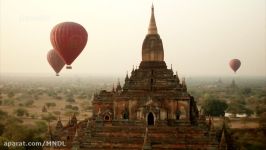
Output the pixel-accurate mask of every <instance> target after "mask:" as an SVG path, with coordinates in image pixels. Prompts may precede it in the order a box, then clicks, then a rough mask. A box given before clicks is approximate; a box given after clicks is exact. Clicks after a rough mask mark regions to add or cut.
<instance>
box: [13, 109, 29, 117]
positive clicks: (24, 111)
mask: <svg viewBox="0 0 266 150" xmlns="http://www.w3.org/2000/svg"><path fill="white" fill-rule="evenodd" d="M14 113H15V114H16V115H17V116H19V117H22V116H24V115H26V116H28V115H29V113H28V111H27V109H25V108H18V109H16V110H15V111H14Z"/></svg>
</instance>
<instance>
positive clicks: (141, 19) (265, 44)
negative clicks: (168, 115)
mask: <svg viewBox="0 0 266 150" xmlns="http://www.w3.org/2000/svg"><path fill="white" fill-rule="evenodd" d="M0 2H1V4H0V6H1V8H0V11H1V17H0V19H1V20H0V23H1V24H0V27H1V31H0V34H1V37H0V41H1V43H0V46H1V49H0V58H1V59H0V72H1V73H47V74H51V75H54V72H53V70H52V69H51V67H50V66H49V64H48V62H47V60H46V54H47V52H48V50H50V49H51V48H52V46H51V43H50V31H51V29H52V28H53V26H55V25H56V24H58V23H60V22H64V21H74V22H78V23H80V24H82V25H83V26H84V27H85V28H86V30H87V32H88V42H87V46H86V47H85V49H84V50H83V52H82V53H81V54H80V56H79V57H78V58H77V59H76V60H75V62H74V63H73V64H72V67H73V69H72V70H66V69H63V70H62V71H61V75H64V74H66V75H68V74H74V75H75V74H81V73H84V74H91V75H115V76H116V75H117V76H120V75H125V74H126V71H127V70H128V71H131V70H132V66H133V65H139V63H140V61H141V46H142V42H143V40H144V38H145V35H146V33H147V28H148V24H149V19H150V8H151V3H152V0H42V1H38V0H0ZM153 3H154V7H155V17H156V23H157V27H158V32H159V34H160V36H161V38H162V40H163V46H164V54H165V61H166V63H167V65H168V67H169V68H170V65H171V64H173V69H174V70H177V71H178V72H179V74H180V75H181V76H194V75H218V76H222V75H227V76H233V75H234V73H233V71H232V70H230V68H229V65H228V62H229V60H230V59H232V58H238V59H240V60H241V62H242V66H241V68H240V69H239V70H238V73H237V75H238V76H246V75H247V76H253V75H255V76H265V77H266V1H265V0H161V1H159V0H154V1H153Z"/></svg>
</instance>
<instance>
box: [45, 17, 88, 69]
mask: <svg viewBox="0 0 266 150" xmlns="http://www.w3.org/2000/svg"><path fill="white" fill-rule="evenodd" d="M87 38H88V34H87V31H86V30H85V28H84V27H83V26H81V25H80V24H78V23H75V22H63V23H60V24H58V25H56V26H55V27H54V28H53V29H52V31H51V34H50V40H51V43H52V45H53V47H54V49H55V50H56V51H57V52H58V54H59V55H60V56H61V57H62V58H63V60H64V62H65V63H66V64H67V69H71V68H72V67H71V66H70V65H71V64H72V62H73V61H74V60H75V59H76V58H77V57H78V56H79V54H80V53H81V52H82V50H83V49H84V47H85V46H86V43H87Z"/></svg>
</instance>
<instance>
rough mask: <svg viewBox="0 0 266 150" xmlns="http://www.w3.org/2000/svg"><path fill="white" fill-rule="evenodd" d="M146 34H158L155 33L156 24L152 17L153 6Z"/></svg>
mask: <svg viewBox="0 0 266 150" xmlns="http://www.w3.org/2000/svg"><path fill="white" fill-rule="evenodd" d="M148 34H158V33H157V26H156V22H155V17H154V7H153V4H152V6H151V19H150V24H149V29H148Z"/></svg>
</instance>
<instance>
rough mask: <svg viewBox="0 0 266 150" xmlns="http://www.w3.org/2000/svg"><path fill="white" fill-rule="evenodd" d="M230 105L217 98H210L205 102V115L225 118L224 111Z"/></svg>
mask: <svg viewBox="0 0 266 150" xmlns="http://www.w3.org/2000/svg"><path fill="white" fill-rule="evenodd" d="M227 107H228V105H227V104H226V102H224V101H221V100H219V99H216V98H212V97H210V98H208V99H206V100H205V101H204V102H203V106H202V108H203V109H204V112H205V115H211V116H221V115H222V116H223V115H224V111H225V110H226V108H227Z"/></svg>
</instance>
